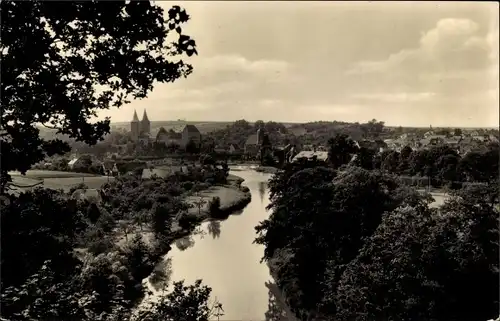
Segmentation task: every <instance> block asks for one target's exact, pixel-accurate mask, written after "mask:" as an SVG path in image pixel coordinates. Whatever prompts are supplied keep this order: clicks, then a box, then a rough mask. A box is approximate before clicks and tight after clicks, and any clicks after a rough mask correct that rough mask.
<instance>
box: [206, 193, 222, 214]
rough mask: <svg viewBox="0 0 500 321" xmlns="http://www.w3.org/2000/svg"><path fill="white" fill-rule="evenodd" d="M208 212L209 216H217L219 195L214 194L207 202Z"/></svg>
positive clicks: (218, 212)
mask: <svg viewBox="0 0 500 321" xmlns="http://www.w3.org/2000/svg"><path fill="white" fill-rule="evenodd" d="M208 212H209V214H210V215H211V216H217V215H218V214H220V197H218V196H216V197H214V198H212V200H211V201H210V203H209V204H208Z"/></svg>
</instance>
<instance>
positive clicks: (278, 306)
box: [264, 281, 297, 321]
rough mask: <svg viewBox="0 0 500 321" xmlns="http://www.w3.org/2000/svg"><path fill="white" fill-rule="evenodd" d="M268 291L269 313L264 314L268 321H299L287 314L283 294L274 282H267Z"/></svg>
mask: <svg viewBox="0 0 500 321" xmlns="http://www.w3.org/2000/svg"><path fill="white" fill-rule="evenodd" d="M265 285H266V288H267V289H268V294H269V299H268V300H269V301H268V308H267V312H266V313H265V314H264V317H265V320H266V321H296V320H297V319H296V318H295V317H293V316H290V315H289V313H290V312H289V311H288V312H289V313H287V309H286V307H285V306H284V303H283V302H282V300H280V299H279V298H281V292H280V290H279V289H278V286H277V285H276V283H274V282H273V281H270V282H265Z"/></svg>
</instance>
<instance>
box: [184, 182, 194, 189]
mask: <svg viewBox="0 0 500 321" xmlns="http://www.w3.org/2000/svg"><path fill="white" fill-rule="evenodd" d="M193 186H194V184H193V182H183V183H182V188H183V189H184V190H185V191H190V190H191V189H193Z"/></svg>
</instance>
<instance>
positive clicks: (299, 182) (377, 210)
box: [255, 166, 420, 313]
mask: <svg viewBox="0 0 500 321" xmlns="http://www.w3.org/2000/svg"><path fill="white" fill-rule="evenodd" d="M269 188H270V196H271V197H270V198H271V204H270V205H269V209H271V210H272V213H271V215H270V216H269V219H268V220H265V221H263V222H260V224H259V225H258V226H257V227H256V230H257V238H256V240H255V242H256V243H258V244H262V245H264V246H265V250H264V257H263V260H266V261H267V262H269V264H270V265H271V266H272V268H271V270H272V271H273V273H274V274H275V275H276V281H277V284H278V286H280V287H281V288H283V289H284V290H285V291H286V293H287V296H289V297H290V300H291V301H292V302H293V304H292V303H291V306H292V308H293V309H294V310H295V312H299V313H302V312H304V311H311V310H313V311H314V310H317V309H318V308H319V306H318V304H319V303H320V302H321V300H322V298H323V295H324V291H326V290H329V291H330V289H335V285H336V282H337V281H338V278H339V276H340V275H341V272H342V267H343V266H344V265H345V264H347V263H348V262H350V261H351V260H352V259H354V258H355V257H356V255H357V253H358V250H359V249H360V248H361V246H362V245H363V244H364V241H365V239H366V238H367V237H369V236H370V235H371V234H372V233H373V231H374V230H375V229H376V228H377V226H378V224H379V223H380V221H381V219H382V216H383V214H384V213H385V212H387V211H390V210H393V209H395V208H397V207H398V206H399V205H401V204H404V203H412V204H413V203H418V202H419V199H420V196H419V195H418V193H417V192H416V191H414V192H409V191H407V190H406V189H405V188H404V187H401V186H400V185H399V184H398V183H397V182H396V180H395V179H394V178H393V177H390V176H386V175H383V174H381V173H380V172H375V171H367V170H363V169H360V168H358V167H348V168H347V169H346V170H341V171H339V172H338V173H337V172H336V171H335V170H333V169H331V168H326V167H321V166H315V167H312V168H303V169H300V168H298V167H296V169H295V170H294V169H293V168H289V169H285V170H284V171H280V172H278V173H277V174H276V175H275V176H274V177H273V178H272V179H271V180H270V182H269ZM410 196H411V197H410ZM327 262H334V263H332V264H333V265H335V266H337V267H338V269H337V270H336V271H335V275H336V276H335V277H333V276H332V274H330V277H331V278H330V279H328V280H326V279H325V269H326V263H327ZM331 291H334V290H331ZM330 308H331V307H328V309H327V310H329V309H330Z"/></svg>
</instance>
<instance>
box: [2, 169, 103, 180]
mask: <svg viewBox="0 0 500 321" xmlns="http://www.w3.org/2000/svg"><path fill="white" fill-rule="evenodd" d="M9 174H10V175H11V176H12V177H14V176H22V177H27V178H33V179H44V178H68V177H83V176H85V177H99V176H100V175H96V174H88V173H74V172H60V171H46V170H30V171H27V172H26V175H22V174H21V173H19V172H9Z"/></svg>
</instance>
